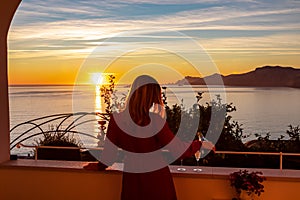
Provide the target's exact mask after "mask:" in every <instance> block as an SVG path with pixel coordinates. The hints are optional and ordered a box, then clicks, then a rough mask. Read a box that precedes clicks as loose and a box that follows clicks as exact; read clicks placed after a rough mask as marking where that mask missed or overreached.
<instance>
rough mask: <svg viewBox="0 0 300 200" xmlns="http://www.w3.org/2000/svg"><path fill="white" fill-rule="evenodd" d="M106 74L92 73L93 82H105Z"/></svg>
mask: <svg viewBox="0 0 300 200" xmlns="http://www.w3.org/2000/svg"><path fill="white" fill-rule="evenodd" d="M103 79H104V75H103V74H102V73H92V74H91V79H90V81H91V83H92V84H94V85H101V84H103Z"/></svg>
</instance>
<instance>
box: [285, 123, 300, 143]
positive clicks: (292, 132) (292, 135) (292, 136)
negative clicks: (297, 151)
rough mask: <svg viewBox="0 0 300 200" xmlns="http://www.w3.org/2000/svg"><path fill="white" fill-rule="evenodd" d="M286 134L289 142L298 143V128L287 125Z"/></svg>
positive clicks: (299, 130)
mask: <svg viewBox="0 0 300 200" xmlns="http://www.w3.org/2000/svg"><path fill="white" fill-rule="evenodd" d="M286 133H287V134H288V135H289V136H290V140H292V141H298V142H299V141H300V128H299V125H298V126H292V125H289V129H288V130H287V131H286Z"/></svg>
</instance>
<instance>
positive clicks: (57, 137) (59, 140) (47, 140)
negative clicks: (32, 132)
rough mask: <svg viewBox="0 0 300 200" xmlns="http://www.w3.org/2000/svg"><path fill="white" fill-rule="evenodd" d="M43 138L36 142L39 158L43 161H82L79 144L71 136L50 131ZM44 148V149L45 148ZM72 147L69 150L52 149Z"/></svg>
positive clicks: (61, 132)
mask: <svg viewBox="0 0 300 200" xmlns="http://www.w3.org/2000/svg"><path fill="white" fill-rule="evenodd" d="M43 136H44V137H43V138H40V139H39V140H38V141H36V143H37V145H38V146H39V148H37V152H35V153H37V158H38V159H42V160H74V161H80V160H81V153H80V149H78V148H77V147H80V144H79V142H77V140H76V139H75V138H74V137H73V136H72V135H70V134H68V133H65V132H63V131H49V132H45V133H44V134H43ZM43 146H44V148H43ZM53 146H55V147H71V148H70V149H67V148H61V149H59V148H51V147H53Z"/></svg>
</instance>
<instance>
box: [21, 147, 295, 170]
mask: <svg viewBox="0 0 300 200" xmlns="http://www.w3.org/2000/svg"><path fill="white" fill-rule="evenodd" d="M21 146H22V147H26V148H35V150H36V154H35V160H37V152H38V151H37V150H38V149H39V148H41V149H80V150H81V149H88V150H103V147H61V146H33V145H24V144H22V143H19V144H18V145H17V147H18V148H20V147H21ZM119 150H122V149H120V148H119ZM162 151H163V152H169V151H168V150H166V149H163V150H162ZM215 154H236V155H279V156H280V168H279V169H280V171H282V169H283V165H282V163H283V156H300V153H285V152H253V151H215Z"/></svg>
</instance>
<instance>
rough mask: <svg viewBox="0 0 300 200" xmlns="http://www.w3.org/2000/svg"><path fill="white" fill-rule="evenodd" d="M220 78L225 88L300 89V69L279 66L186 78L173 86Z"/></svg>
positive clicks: (210, 82) (198, 83)
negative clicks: (237, 72)
mask: <svg viewBox="0 0 300 200" xmlns="http://www.w3.org/2000/svg"><path fill="white" fill-rule="evenodd" d="M217 76H221V77H222V79H223V82H224V85H227V86H251V87H293V88H300V69H295V68H292V67H281V66H264V67H259V68H256V69H255V70H254V71H250V72H247V73H242V74H231V75H227V76H223V75H218V74H213V75H211V76H207V77H204V78H200V77H191V76H187V77H185V79H182V80H179V81H177V82H176V83H175V84H178V85H185V84H187V83H190V84H191V85H205V82H209V84H213V80H214V79H215V77H217Z"/></svg>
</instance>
